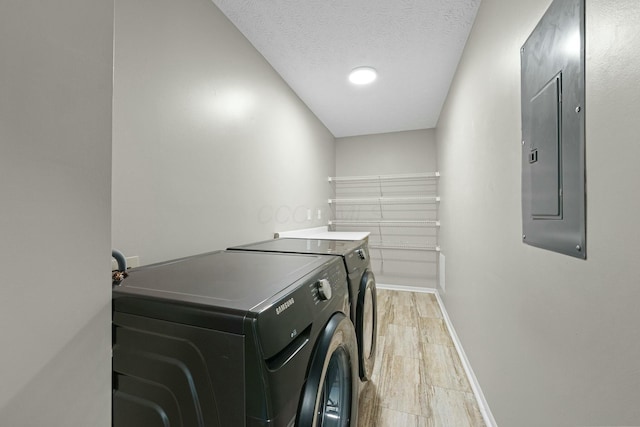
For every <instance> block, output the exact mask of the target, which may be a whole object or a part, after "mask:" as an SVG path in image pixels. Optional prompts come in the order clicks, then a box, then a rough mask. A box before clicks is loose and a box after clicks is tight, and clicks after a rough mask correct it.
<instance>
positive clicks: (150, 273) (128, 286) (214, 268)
mask: <svg viewBox="0 0 640 427" xmlns="http://www.w3.org/2000/svg"><path fill="white" fill-rule="evenodd" d="M328 258H329V257H323V256H318V255H315V256H314V255H300V254H275V253H264V252H240V251H238V252H232V251H219V252H212V253H207V254H202V255H196V256H192V257H187V258H182V259H178V260H173V261H167V262H163V263H158V264H153V265H149V266H144V267H140V268H135V269H131V270H129V276H128V277H127V278H126V279H125V280H124V281H123V282H122V283H121V284H120V285H119V286H116V287H114V288H113V293H114V297H115V296H120V297H122V296H135V297H142V298H152V299H160V300H170V301H173V302H183V303H192V304H197V305H203V306H210V307H217V308H220V309H233V310H238V311H250V310H253V309H255V308H256V307H257V306H258V305H259V304H261V303H262V302H264V301H265V300H267V299H269V298H271V297H273V296H274V295H276V294H278V293H279V292H282V291H283V290H284V289H286V288H287V287H288V286H290V285H292V284H293V283H295V282H296V281H297V280H299V279H301V278H302V277H304V276H305V275H306V274H308V273H309V272H311V271H314V270H315V269H317V268H319V267H321V266H323V265H324V264H326V263H327V262H328ZM329 259H330V258H329Z"/></svg>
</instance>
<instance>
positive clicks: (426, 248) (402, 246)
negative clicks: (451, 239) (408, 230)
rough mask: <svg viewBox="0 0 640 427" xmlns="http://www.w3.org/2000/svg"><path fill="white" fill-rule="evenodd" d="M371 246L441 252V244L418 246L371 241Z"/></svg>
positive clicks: (375, 247)
mask: <svg viewBox="0 0 640 427" xmlns="http://www.w3.org/2000/svg"><path fill="white" fill-rule="evenodd" d="M369 247H370V248H372V249H398V250H407V251H429V252H440V246H417V245H402V244H398V245H393V244H388V243H386V244H383V245H377V244H375V243H369Z"/></svg>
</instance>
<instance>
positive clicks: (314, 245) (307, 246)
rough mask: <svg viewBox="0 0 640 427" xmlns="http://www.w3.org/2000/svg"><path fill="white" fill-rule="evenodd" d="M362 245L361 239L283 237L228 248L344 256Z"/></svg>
mask: <svg viewBox="0 0 640 427" xmlns="http://www.w3.org/2000/svg"><path fill="white" fill-rule="evenodd" d="M362 245H363V242H362V241H350V240H324V239H297V238H290V239H288V238H283V239H272V240H266V241H264V242H257V243H252V244H249V245H243V246H236V247H234V248H230V249H233V250H237V249H239V250H245V251H263V252H288V253H298V254H327V255H341V256H345V255H347V254H350V253H352V252H354V251H355V250H356V249H358V248H360V247H361V246H362Z"/></svg>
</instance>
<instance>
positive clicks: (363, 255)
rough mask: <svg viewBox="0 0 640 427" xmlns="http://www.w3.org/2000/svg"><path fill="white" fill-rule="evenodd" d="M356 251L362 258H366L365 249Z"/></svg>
mask: <svg viewBox="0 0 640 427" xmlns="http://www.w3.org/2000/svg"><path fill="white" fill-rule="evenodd" d="M356 253H357V254H358V256H359V257H360V259H365V258H366V257H367V256H366V255H365V253H364V250H362V249H356Z"/></svg>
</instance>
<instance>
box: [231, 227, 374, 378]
mask: <svg viewBox="0 0 640 427" xmlns="http://www.w3.org/2000/svg"><path fill="white" fill-rule="evenodd" d="M229 250H242V251H260V252H278V253H297V254H320V255H333V256H338V257H340V258H341V259H342V260H343V262H344V265H345V267H346V269H347V275H348V284H349V298H350V302H351V321H352V322H353V324H354V326H355V328H356V337H357V339H358V360H359V363H358V365H359V367H360V368H359V369H360V371H359V372H360V378H361V379H362V380H363V381H366V380H369V379H370V378H371V373H372V372H373V366H374V363H375V355H376V333H377V330H376V329H377V311H376V310H377V303H376V281H375V277H374V275H373V272H372V271H371V263H370V261H369V249H368V246H367V243H366V242H365V241H362V240H357V241H351V240H325V239H322V240H319V239H297V238H295V239H287V238H283V239H272V240H266V241H264V242H258V243H252V244H249V245H243V246H236V247H233V248H229Z"/></svg>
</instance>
